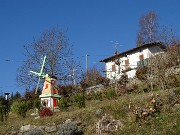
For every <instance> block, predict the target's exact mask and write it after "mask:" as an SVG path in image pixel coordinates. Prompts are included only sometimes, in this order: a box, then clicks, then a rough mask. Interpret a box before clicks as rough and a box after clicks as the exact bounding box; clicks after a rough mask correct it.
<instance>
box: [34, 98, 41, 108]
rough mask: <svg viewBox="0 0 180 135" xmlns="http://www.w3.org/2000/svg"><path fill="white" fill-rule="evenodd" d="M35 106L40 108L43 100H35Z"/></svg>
mask: <svg viewBox="0 0 180 135" xmlns="http://www.w3.org/2000/svg"><path fill="white" fill-rule="evenodd" d="M34 107H35V108H37V109H38V110H40V107H41V101H40V100H38V99H37V100H35V101H34Z"/></svg>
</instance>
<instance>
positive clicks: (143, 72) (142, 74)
mask: <svg viewBox="0 0 180 135" xmlns="http://www.w3.org/2000/svg"><path fill="white" fill-rule="evenodd" d="M136 77H137V78H138V79H139V80H141V81H145V80H147V67H142V68H138V69H137V71H136Z"/></svg>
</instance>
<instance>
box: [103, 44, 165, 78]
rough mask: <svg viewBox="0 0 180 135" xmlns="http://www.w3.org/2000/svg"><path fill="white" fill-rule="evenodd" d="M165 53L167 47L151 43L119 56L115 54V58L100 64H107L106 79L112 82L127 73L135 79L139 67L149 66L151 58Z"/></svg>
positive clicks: (109, 58)
mask: <svg viewBox="0 0 180 135" xmlns="http://www.w3.org/2000/svg"><path fill="white" fill-rule="evenodd" d="M164 51H165V46H164V45H162V43H159V42H158V43H149V44H144V45H142V46H139V47H136V48H133V49H130V50H127V51H125V52H122V53H119V54H118V53H117V52H115V54H114V55H113V56H111V57H108V58H105V59H103V60H101V61H100V62H105V72H106V77H107V78H109V79H111V80H112V79H114V80H116V79H119V78H120V76H121V75H122V74H123V73H126V74H127V75H128V78H133V77H134V76H135V74H136V69H137V68H138V67H142V66H146V65H147V59H148V58H149V57H151V56H154V55H157V54H159V53H163V52H164Z"/></svg>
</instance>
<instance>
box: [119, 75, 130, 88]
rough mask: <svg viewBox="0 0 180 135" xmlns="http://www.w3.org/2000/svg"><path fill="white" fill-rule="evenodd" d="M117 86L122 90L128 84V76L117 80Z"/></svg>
mask: <svg viewBox="0 0 180 135" xmlns="http://www.w3.org/2000/svg"><path fill="white" fill-rule="evenodd" d="M117 83H118V86H119V87H120V88H124V87H125V86H126V84H127V83H128V76H127V75H126V74H123V75H122V76H121V77H120V78H119V80H118V82H117Z"/></svg>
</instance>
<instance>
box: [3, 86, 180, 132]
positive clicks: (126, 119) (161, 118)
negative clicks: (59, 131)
mask: <svg viewBox="0 0 180 135" xmlns="http://www.w3.org/2000/svg"><path fill="white" fill-rule="evenodd" d="M171 92H172V90H165V91H164V90H159V91H155V92H149V93H140V94H137V93H131V94H125V95H123V96H117V97H116V98H113V99H110V100H109V99H107V98H103V99H102V100H101V101H100V100H87V101H86V108H81V109H79V108H78V107H76V106H70V107H69V108H68V110H67V111H60V112H57V113H55V114H54V115H53V116H51V117H46V118H40V119H34V118H33V117H32V116H30V114H31V113H32V111H33V110H31V111H29V112H28V114H27V117H26V118H21V117H19V116H17V115H15V114H14V113H9V118H8V120H7V121H5V122H3V123H2V122H0V133H1V134H6V133H8V132H9V131H13V130H18V129H19V128H20V127H21V126H23V125H27V124H31V125H36V126H42V125H54V124H60V123H63V122H64V121H65V120H67V119H72V120H74V121H77V122H78V123H79V125H80V127H81V128H82V129H83V131H84V134H87V135H91V134H96V123H97V122H98V120H100V119H101V117H102V115H103V114H104V113H106V114H109V115H111V116H113V118H114V119H118V120H120V121H121V122H122V123H123V125H124V126H123V128H122V129H121V130H118V131H116V132H114V133H106V134H171V135H173V134H174V135H175V134H179V133H180V123H179V121H180V117H179V116H180V107H178V108H175V107H173V106H171V104H170V102H169V95H170V93H171ZM176 92H177V93H179V94H180V87H177V88H176ZM152 93H154V94H159V95H160V98H161V99H162V102H163V108H162V110H161V113H160V114H157V115H155V116H154V117H148V118H147V119H146V120H145V121H144V122H143V124H142V127H139V126H138V123H137V122H136V117H135V115H134V114H133V113H132V112H131V111H130V110H129V109H128V105H129V103H130V101H131V102H133V103H134V104H138V105H139V106H143V107H145V105H146V104H147V101H148V100H149V98H150V95H151V94H152ZM178 96H179V95H178ZM97 109H102V110H103V114H102V115H101V116H100V115H97V114H96V111H97ZM52 134H53V133H52Z"/></svg>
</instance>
